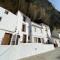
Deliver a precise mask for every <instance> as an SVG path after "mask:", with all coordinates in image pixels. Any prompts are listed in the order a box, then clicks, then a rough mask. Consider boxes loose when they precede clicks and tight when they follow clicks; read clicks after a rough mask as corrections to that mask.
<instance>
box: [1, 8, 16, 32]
mask: <svg viewBox="0 0 60 60" xmlns="http://www.w3.org/2000/svg"><path fill="white" fill-rule="evenodd" d="M5 10H6V9H4V8H1V7H0V13H1V14H0V17H2V19H1V21H0V29H3V30H8V31H13V32H14V31H15V28H16V24H17V18H16V16H15V15H14V14H13V13H11V12H10V11H8V14H5V13H4V12H5Z"/></svg>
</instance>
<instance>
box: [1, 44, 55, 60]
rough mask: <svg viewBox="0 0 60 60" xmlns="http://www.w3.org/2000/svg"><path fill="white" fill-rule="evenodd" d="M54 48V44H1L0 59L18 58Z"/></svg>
mask: <svg viewBox="0 0 60 60" xmlns="http://www.w3.org/2000/svg"><path fill="white" fill-rule="evenodd" d="M52 50H54V47H53V45H50V44H49V45H44V44H35V43H34V44H31V43H30V44H20V45H17V46H11V45H10V46H0V60H18V59H21V58H24V57H29V56H33V55H37V54H41V53H45V52H48V51H52Z"/></svg>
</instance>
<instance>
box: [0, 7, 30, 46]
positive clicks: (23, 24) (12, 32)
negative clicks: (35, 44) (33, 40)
mask: <svg viewBox="0 0 60 60" xmlns="http://www.w3.org/2000/svg"><path fill="white" fill-rule="evenodd" d="M29 21H30V19H29V18H28V17H27V16H25V15H23V14H22V13H21V12H20V11H18V12H17V15H15V14H13V13H11V12H10V11H8V10H6V9H4V8H2V7H0V44H3V45H8V44H12V45H14V44H19V43H21V42H23V43H25V42H28V36H29V30H28V29H29V27H30V26H29V24H30V22H29Z"/></svg>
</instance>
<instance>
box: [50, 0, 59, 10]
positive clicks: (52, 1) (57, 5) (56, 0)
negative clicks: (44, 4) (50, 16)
mask: <svg viewBox="0 0 60 60" xmlns="http://www.w3.org/2000/svg"><path fill="white" fill-rule="evenodd" d="M49 1H50V2H51V3H52V5H53V6H54V7H55V9H57V10H58V11H60V0H49Z"/></svg>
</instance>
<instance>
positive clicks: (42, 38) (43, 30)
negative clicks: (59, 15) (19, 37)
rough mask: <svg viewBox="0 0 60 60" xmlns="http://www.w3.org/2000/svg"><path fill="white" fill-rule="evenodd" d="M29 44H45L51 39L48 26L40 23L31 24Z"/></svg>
mask: <svg viewBox="0 0 60 60" xmlns="http://www.w3.org/2000/svg"><path fill="white" fill-rule="evenodd" d="M31 38H32V40H31V42H33V43H38V42H39V43H41V42H42V43H46V42H47V40H48V39H49V38H51V32H50V28H49V26H47V25H46V24H43V23H41V24H40V25H39V24H36V23H34V22H31Z"/></svg>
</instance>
